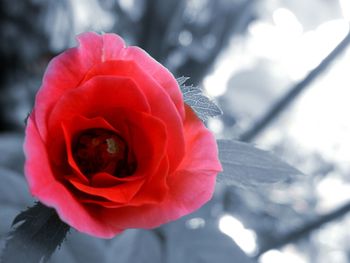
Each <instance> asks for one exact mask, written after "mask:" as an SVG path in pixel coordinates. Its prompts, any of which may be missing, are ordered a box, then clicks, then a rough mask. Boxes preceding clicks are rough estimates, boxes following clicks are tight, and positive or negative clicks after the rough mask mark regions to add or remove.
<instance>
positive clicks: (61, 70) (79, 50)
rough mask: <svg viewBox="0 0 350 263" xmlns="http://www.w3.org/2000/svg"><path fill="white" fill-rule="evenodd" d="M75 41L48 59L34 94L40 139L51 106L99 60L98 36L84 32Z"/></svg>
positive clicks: (100, 53) (100, 44)
mask: <svg viewBox="0 0 350 263" xmlns="http://www.w3.org/2000/svg"><path fill="white" fill-rule="evenodd" d="M77 40H78V42H79V45H78V47H76V48H71V49H68V50H66V51H65V52H63V53H62V54H60V55H58V56H56V57H55V58H53V59H52V60H51V61H50V63H49V65H48V67H47V69H46V71H45V74H44V78H43V82H42V85H41V87H40V89H39V91H38V93H37V95H36V100H35V105H34V108H35V109H36V110H37V113H36V123H37V127H38V130H39V133H40V134H41V136H42V138H43V139H44V141H46V136H47V125H46V123H47V120H48V118H49V116H50V113H51V110H52V108H53V106H54V105H55V104H56V102H57V101H58V100H59V98H60V97H61V96H62V95H63V94H64V93H65V92H66V91H67V90H69V89H73V88H75V87H77V86H78V85H79V83H80V82H81V80H82V79H83V78H84V75H85V74H86V72H88V71H89V69H90V68H91V67H93V66H94V65H96V64H97V63H101V62H102V61H101V57H102V50H103V48H102V47H103V40H102V38H101V36H99V35H98V34H96V33H85V34H81V35H79V36H78V37H77Z"/></svg>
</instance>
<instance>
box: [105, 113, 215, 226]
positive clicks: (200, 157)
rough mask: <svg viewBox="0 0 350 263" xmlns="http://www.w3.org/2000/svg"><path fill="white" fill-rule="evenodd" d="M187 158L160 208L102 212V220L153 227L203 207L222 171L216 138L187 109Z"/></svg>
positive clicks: (124, 208) (175, 175)
mask: <svg viewBox="0 0 350 263" xmlns="http://www.w3.org/2000/svg"><path fill="white" fill-rule="evenodd" d="M184 127H185V138H186V146H187V150H186V155H185V159H184V160H183V162H182V163H181V165H180V167H179V170H177V171H176V172H175V173H173V174H172V175H171V176H170V178H169V181H168V185H169V195H168V197H167V198H166V199H165V201H164V202H163V203H161V204H157V205H148V206H141V207H121V208H116V209H105V210H103V218H106V219H105V220H108V221H110V222H113V223H114V224H115V226H116V227H118V228H121V229H126V228H134V227H135V228H153V227H157V226H159V225H161V224H164V223H167V222H169V221H171V220H175V219H178V218H179V217H181V216H184V215H186V214H188V213H190V212H193V211H194V210H196V209H198V208H199V207H201V206H202V205H203V204H204V203H206V202H207V201H208V200H209V199H210V198H211V197H212V194H213V192H214V188H215V180H216V175H217V174H218V173H219V172H220V171H221V170H222V168H221V164H220V162H219V159H218V152H217V145H216V141H215V138H214V137H213V135H212V134H211V132H210V131H209V130H207V129H206V128H205V126H204V125H203V123H202V122H201V121H200V120H199V119H198V117H197V116H196V115H195V114H194V113H193V112H192V110H191V109H190V108H189V107H186V121H185V126H184Z"/></svg>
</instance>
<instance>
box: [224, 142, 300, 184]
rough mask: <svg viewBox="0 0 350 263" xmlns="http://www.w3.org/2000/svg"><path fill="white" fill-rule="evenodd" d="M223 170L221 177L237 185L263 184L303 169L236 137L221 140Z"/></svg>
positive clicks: (282, 178)
mask: <svg viewBox="0 0 350 263" xmlns="http://www.w3.org/2000/svg"><path fill="white" fill-rule="evenodd" d="M218 147H219V158H220V161H221V164H222V166H223V170H224V171H223V173H221V174H219V176H218V180H219V181H222V182H224V183H227V184H232V185H237V186H248V187H251V186H259V185H262V184H271V183H277V182H280V181H285V180H288V179H290V178H291V177H292V176H293V175H298V174H301V172H300V171H298V170H297V169H295V168H293V167H291V166H290V165H289V164H287V163H285V162H283V161H282V160H280V159H279V158H277V157H276V156H274V155H273V154H271V153H269V152H267V151H263V150H260V149H257V148H255V147H254V146H252V145H250V144H247V143H242V142H238V141H232V140H218Z"/></svg>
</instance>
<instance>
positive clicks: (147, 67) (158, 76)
mask: <svg viewBox="0 0 350 263" xmlns="http://www.w3.org/2000/svg"><path fill="white" fill-rule="evenodd" d="M124 58H125V59H126V60H133V61H137V64H138V65H139V67H140V68H142V69H143V70H144V71H146V72H147V74H148V75H150V76H152V77H153V78H154V79H155V81H156V82H157V83H158V84H159V85H160V86H161V87H163V89H164V90H165V91H166V92H167V93H168V94H169V96H170V98H171V99H172V101H173V102H174V104H175V106H176V108H177V110H178V112H179V114H180V116H181V118H182V119H184V117H185V111H184V104H183V98H182V93H181V91H180V88H179V85H178V83H177V81H176V79H175V78H174V77H173V75H172V74H171V73H170V72H169V70H168V69H167V68H165V67H164V66H163V65H161V64H160V63H158V62H157V61H156V60H155V59H154V58H152V57H151V56H150V55H149V54H147V53H146V52H145V51H144V50H142V49H141V48H139V47H129V48H127V49H126V50H125V52H124Z"/></svg>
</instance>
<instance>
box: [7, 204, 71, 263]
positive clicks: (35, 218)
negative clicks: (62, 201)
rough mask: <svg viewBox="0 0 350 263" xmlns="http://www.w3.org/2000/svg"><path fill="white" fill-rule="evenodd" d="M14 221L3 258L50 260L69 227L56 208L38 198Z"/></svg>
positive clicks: (32, 262) (35, 262)
mask: <svg viewBox="0 0 350 263" xmlns="http://www.w3.org/2000/svg"><path fill="white" fill-rule="evenodd" d="M13 225H17V227H16V228H15V229H14V230H13V231H12V232H10V234H9V238H8V240H7V242H6V244H5V249H4V251H3V253H2V256H1V262H6V263H16V262H27V263H38V262H47V260H48V259H49V258H50V256H51V255H52V253H53V252H54V251H55V250H56V248H57V247H59V246H60V245H61V243H62V241H63V240H64V238H65V236H66V234H67V232H68V230H69V226H68V225H67V224H66V223H64V222H62V221H61V220H60V218H59V217H58V215H57V213H56V211H55V210H54V209H52V208H49V207H46V206H44V205H42V204H41V203H39V202H38V203H36V205H34V206H33V207H30V208H29V209H27V210H26V211H24V212H21V213H20V214H19V215H18V216H16V218H15V219H14V221H13ZM41 260H42V261H41Z"/></svg>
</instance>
